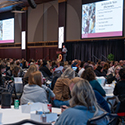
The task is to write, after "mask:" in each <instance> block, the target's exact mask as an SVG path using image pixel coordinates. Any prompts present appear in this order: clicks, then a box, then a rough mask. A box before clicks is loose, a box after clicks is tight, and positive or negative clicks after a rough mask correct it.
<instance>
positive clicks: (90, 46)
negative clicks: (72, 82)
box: [65, 39, 124, 62]
mask: <svg viewBox="0 0 125 125" xmlns="http://www.w3.org/2000/svg"><path fill="white" fill-rule="evenodd" d="M65 45H66V48H67V49H68V53H67V60H68V61H69V60H73V59H80V60H82V61H88V60H92V61H94V62H96V61H97V59H96V57H97V58H98V59H101V60H104V61H106V59H105V58H104V56H105V57H107V56H108V54H110V53H112V54H114V56H115V59H114V60H118V61H119V60H121V59H124V39H118V40H101V41H91V42H90V41H82V42H81V41H77V42H66V43H65ZM102 55H103V56H102ZM94 56H95V57H94Z"/></svg>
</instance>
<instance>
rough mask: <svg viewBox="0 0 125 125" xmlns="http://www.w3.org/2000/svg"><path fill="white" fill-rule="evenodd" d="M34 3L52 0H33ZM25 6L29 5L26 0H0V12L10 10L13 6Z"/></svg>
mask: <svg viewBox="0 0 125 125" xmlns="http://www.w3.org/2000/svg"><path fill="white" fill-rule="evenodd" d="M34 1H35V2H36V4H41V3H45V2H49V1H54V0H34ZM15 6H19V7H26V6H29V4H28V1H27V0H0V13H3V12H6V11H11V10H12V8H13V7H15Z"/></svg>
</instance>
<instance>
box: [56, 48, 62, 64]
mask: <svg viewBox="0 0 125 125" xmlns="http://www.w3.org/2000/svg"><path fill="white" fill-rule="evenodd" d="M56 54H57V60H58V61H59V62H61V61H62V59H63V56H62V54H64V53H63V52H62V51H61V50H58V51H56Z"/></svg>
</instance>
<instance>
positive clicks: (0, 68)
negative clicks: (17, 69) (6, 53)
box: [0, 63, 6, 74]
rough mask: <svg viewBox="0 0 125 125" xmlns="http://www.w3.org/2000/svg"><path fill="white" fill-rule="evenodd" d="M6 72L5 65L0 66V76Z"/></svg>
mask: <svg viewBox="0 0 125 125" xmlns="http://www.w3.org/2000/svg"><path fill="white" fill-rule="evenodd" d="M5 70H6V65H5V63H1V64H0V74H2V73H3V72H4V71H5Z"/></svg>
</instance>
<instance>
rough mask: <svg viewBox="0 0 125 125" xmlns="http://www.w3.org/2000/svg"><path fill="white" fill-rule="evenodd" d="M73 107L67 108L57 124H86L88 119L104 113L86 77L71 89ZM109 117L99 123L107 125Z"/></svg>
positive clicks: (99, 124) (71, 104)
mask: <svg viewBox="0 0 125 125" xmlns="http://www.w3.org/2000/svg"><path fill="white" fill-rule="evenodd" d="M71 96H72V98H71V100H70V106H71V108H68V109H66V110H65V111H64V112H63V113H62V114H61V116H60V117H59V119H58V120H57V121H56V123H55V125H86V124H87V121H88V119H90V118H92V117H94V116H99V115H101V114H103V112H104V110H103V109H101V108H100V107H99V105H98V104H97V100H96V98H95V94H94V91H93V89H92V87H91V85H90V84H89V82H88V81H87V80H85V79H82V80H79V82H77V83H76V84H75V85H74V87H73V89H72V91H71ZM107 122H108V119H107V118H104V119H102V120H100V121H99V123H98V125H106V124H107Z"/></svg>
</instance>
